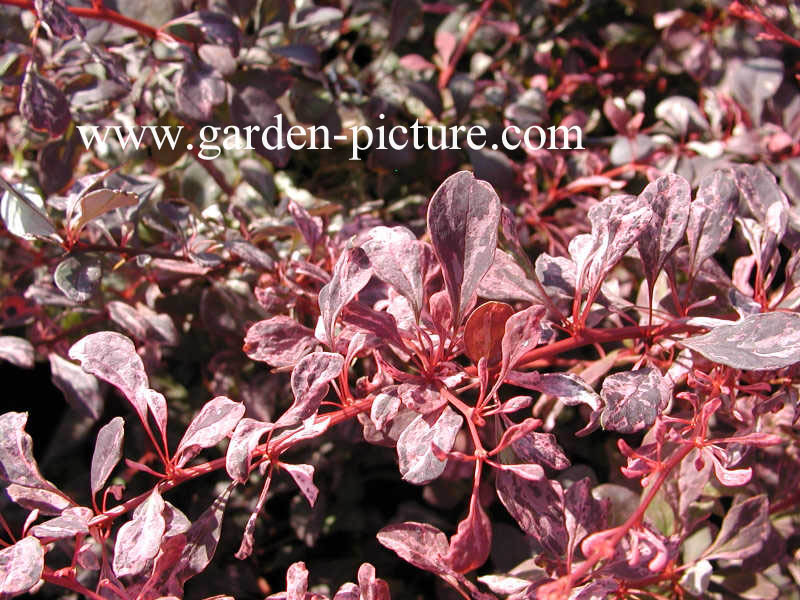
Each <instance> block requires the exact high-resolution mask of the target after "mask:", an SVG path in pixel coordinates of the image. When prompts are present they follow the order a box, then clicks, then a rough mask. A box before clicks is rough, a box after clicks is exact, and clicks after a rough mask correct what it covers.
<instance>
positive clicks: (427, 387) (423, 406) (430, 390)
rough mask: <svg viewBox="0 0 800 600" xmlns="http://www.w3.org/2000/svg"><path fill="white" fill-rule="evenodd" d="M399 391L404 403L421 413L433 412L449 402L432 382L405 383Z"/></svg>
mask: <svg viewBox="0 0 800 600" xmlns="http://www.w3.org/2000/svg"><path fill="white" fill-rule="evenodd" d="M397 391H398V393H399V394H400V399H401V400H402V402H403V405H404V406H405V407H406V408H408V409H410V410H413V411H414V412H418V413H419V414H421V415H427V414H428V413H432V412H434V411H436V410H439V409H440V408H442V407H443V406H444V405H445V404H447V398H446V397H444V396H443V395H442V394H441V393H439V390H438V389H437V388H436V387H435V386H433V385H431V384H417V383H403V384H400V387H399V388H398V390H397ZM379 429H380V428H379Z"/></svg>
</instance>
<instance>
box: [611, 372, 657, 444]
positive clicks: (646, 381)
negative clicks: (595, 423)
mask: <svg viewBox="0 0 800 600" xmlns="http://www.w3.org/2000/svg"><path fill="white" fill-rule="evenodd" d="M600 396H601V397H602V398H603V401H604V402H605V408H603V413H602V415H601V416H600V422H601V424H602V425H603V427H604V428H605V429H610V430H612V431H618V432H620V433H633V432H635V431H641V430H642V429H646V428H648V427H650V426H651V425H652V424H653V423H654V422H655V420H656V417H657V416H658V414H659V413H660V412H661V411H662V410H663V409H664V408H665V407H666V405H667V403H668V402H669V390H668V389H667V388H666V387H665V380H664V378H663V377H662V376H661V373H659V371H658V370H657V369H654V368H652V367H645V368H643V369H639V370H638V371H626V372H622V373H614V374H613V375H609V376H608V377H606V378H605V380H604V381H603V388H602V390H601V391H600Z"/></svg>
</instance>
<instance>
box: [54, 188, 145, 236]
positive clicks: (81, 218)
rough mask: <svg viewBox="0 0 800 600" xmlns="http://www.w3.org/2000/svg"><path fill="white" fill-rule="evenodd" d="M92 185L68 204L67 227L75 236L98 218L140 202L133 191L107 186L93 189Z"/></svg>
mask: <svg viewBox="0 0 800 600" xmlns="http://www.w3.org/2000/svg"><path fill="white" fill-rule="evenodd" d="M92 187H93V186H92V185H89V186H88V187H87V188H85V189H84V192H83V193H81V194H80V195H76V196H75V197H74V198H73V199H71V200H70V202H69V203H68V204H67V219H66V220H67V228H68V229H69V231H70V234H71V236H72V237H73V238H77V237H78V235H79V234H80V232H81V230H83V228H84V227H85V226H86V225H87V224H88V223H90V222H91V221H93V220H95V219H96V218H98V217H100V216H102V215H104V214H106V213H108V212H111V211H112V210H115V209H117V208H129V207H132V206H137V205H138V204H139V200H140V199H139V196H138V195H137V194H135V193H133V192H129V191H123V190H113V189H106V188H103V189H99V190H92V189H91V188H92ZM86 190H88V191H86Z"/></svg>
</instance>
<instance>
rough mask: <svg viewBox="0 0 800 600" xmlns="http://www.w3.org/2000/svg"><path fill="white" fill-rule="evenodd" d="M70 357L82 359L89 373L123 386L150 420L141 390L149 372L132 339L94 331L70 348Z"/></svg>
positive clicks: (125, 392)
mask: <svg viewBox="0 0 800 600" xmlns="http://www.w3.org/2000/svg"><path fill="white" fill-rule="evenodd" d="M69 357H70V358H71V359H73V360H77V361H80V363H81V366H82V367H83V370H84V371H86V372H87V373H91V374H92V375H94V376H95V377H99V378H100V379H102V380H104V381H107V382H108V383H110V384H111V385H113V386H115V387H116V388H117V389H119V390H120V391H121V392H122V393H123V394H124V395H125V397H126V398H127V399H128V401H129V402H130V403H131V404H132V405H133V407H134V408H135V409H136V412H137V413H138V415H139V418H140V419H141V420H142V422H146V419H147V402H146V400H145V399H144V398H142V397H141V396H140V395H139V394H137V392H139V390H142V389H146V388H147V384H148V380H147V374H146V373H145V371H144V364H143V363H142V359H141V358H140V357H139V355H138V354H137V353H136V347H135V346H134V345H133V342H132V341H130V339H128V338H126V337H125V336H124V335H121V334H119V333H114V332H112V331H100V332H98V333H91V334H89V335H87V336H86V337H84V338H83V339H81V340H79V341H78V342H76V343H75V344H74V345H73V346H72V348H70V349H69Z"/></svg>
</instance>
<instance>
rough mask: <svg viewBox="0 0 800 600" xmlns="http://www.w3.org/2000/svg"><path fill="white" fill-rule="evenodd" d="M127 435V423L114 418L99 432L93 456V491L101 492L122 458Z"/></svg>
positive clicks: (94, 492) (91, 479)
mask: <svg viewBox="0 0 800 600" xmlns="http://www.w3.org/2000/svg"><path fill="white" fill-rule="evenodd" d="M124 435H125V421H124V420H123V419H122V417H114V418H113V419H111V421H109V422H108V423H106V424H105V425H103V427H102V428H101V429H100V431H98V432H97V443H95V446H94V454H92V467H91V475H90V481H91V489H92V494H96V493H97V492H99V491H100V490H101V489H102V487H103V486H104V485H105V483H106V481H107V480H108V477H109V476H110V475H111V473H112V471H113V470H114V467H116V466H117V463H118V462H119V460H120V459H121V458H122V440H123V437H124Z"/></svg>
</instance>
